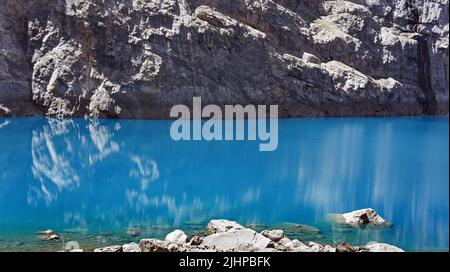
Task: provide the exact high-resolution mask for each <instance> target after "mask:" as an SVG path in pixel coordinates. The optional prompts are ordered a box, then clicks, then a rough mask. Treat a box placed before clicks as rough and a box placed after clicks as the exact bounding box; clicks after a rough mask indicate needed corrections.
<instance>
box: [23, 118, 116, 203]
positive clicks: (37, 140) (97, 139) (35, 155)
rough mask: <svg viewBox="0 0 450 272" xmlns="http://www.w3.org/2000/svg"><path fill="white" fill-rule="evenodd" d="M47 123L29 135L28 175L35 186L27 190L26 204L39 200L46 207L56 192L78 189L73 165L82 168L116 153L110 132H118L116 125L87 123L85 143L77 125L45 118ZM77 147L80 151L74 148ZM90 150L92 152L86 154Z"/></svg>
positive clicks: (78, 177) (68, 121) (70, 121)
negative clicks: (43, 202)
mask: <svg viewBox="0 0 450 272" xmlns="http://www.w3.org/2000/svg"><path fill="white" fill-rule="evenodd" d="M47 122H48V123H47V124H45V125H44V126H42V127H39V128H36V129H35V130H34V131H33V135H32V140H31V149H32V150H31V155H32V160H33V163H32V173H33V176H34V178H35V179H36V180H38V181H39V184H36V185H31V186H30V188H29V189H28V195H27V202H28V203H29V204H36V203H37V202H38V201H39V200H41V199H43V200H44V201H45V203H46V204H47V205H48V204H50V203H51V202H52V201H53V200H55V199H56V197H57V195H58V193H59V192H61V191H63V190H71V189H73V188H77V187H79V185H80V180H81V178H80V176H79V173H81V171H80V169H76V168H74V166H73V165H72V164H73V163H79V164H80V165H81V166H82V167H86V166H89V165H92V164H94V163H95V162H97V161H100V160H102V159H104V158H105V157H106V156H108V155H110V154H112V153H114V152H117V151H118V150H119V144H117V143H116V142H114V141H113V140H112V136H113V133H112V132H111V131H114V130H118V129H120V126H116V128H113V127H111V128H110V127H108V126H102V125H99V123H95V122H91V123H90V124H89V125H88V126H87V128H88V129H89V133H90V139H91V141H89V138H87V137H85V136H84V135H83V132H82V131H81V130H80V127H79V123H77V122H74V121H73V120H71V119H47ZM77 145H81V147H82V148H77ZM93 146H94V147H95V148H94V149H93V148H92V147H93ZM90 150H94V153H91V154H89V153H88V154H86V153H87V152H89V151H90ZM95 150H98V152H97V151H95ZM86 160H89V161H88V162H86ZM79 171H80V172H79Z"/></svg>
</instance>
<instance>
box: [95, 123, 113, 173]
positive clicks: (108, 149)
mask: <svg viewBox="0 0 450 272" xmlns="http://www.w3.org/2000/svg"><path fill="white" fill-rule="evenodd" d="M88 129H89V134H90V136H91V140H92V143H93V144H94V145H95V147H96V148H97V149H98V151H99V153H98V154H92V155H89V163H90V164H91V165H92V164H94V163H95V162H97V161H101V160H103V159H104V158H106V157H107V156H108V155H110V154H112V153H115V152H118V151H119V144H117V143H116V142H114V141H113V140H112V139H111V138H112V134H111V133H110V132H109V128H108V127H106V126H101V125H98V123H95V122H92V123H91V124H89V126H88Z"/></svg>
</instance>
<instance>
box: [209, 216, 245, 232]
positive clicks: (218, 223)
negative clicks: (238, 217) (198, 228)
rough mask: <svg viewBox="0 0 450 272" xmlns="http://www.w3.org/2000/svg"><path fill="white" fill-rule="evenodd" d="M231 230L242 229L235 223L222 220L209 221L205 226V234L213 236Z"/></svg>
mask: <svg viewBox="0 0 450 272" xmlns="http://www.w3.org/2000/svg"><path fill="white" fill-rule="evenodd" d="M231 229H244V227H243V226H242V225H240V224H238V223H237V222H235V221H229V220H224V219H220V220H211V221H209V223H208V225H207V226H206V233H207V234H215V233H221V232H227V231H229V230H231Z"/></svg>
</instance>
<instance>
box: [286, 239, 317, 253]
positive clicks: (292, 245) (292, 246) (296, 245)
mask: <svg viewBox="0 0 450 272" xmlns="http://www.w3.org/2000/svg"><path fill="white" fill-rule="evenodd" d="M285 246H286V248H287V249H288V251H295V252H311V251H312V250H311V249H310V248H309V247H308V246H307V245H305V244H303V243H302V242H300V241H299V240H297V239H295V240H292V241H290V242H289V243H287V244H286V245H285Z"/></svg>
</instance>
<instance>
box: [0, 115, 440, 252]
mask: <svg viewBox="0 0 450 272" xmlns="http://www.w3.org/2000/svg"><path fill="white" fill-rule="evenodd" d="M443 122H444V123H445V122H446V123H445V125H442V123H443ZM279 128H280V130H279V132H280V133H279V139H280V141H279V147H278V150H277V151H276V152H268V153H261V152H259V151H258V143H257V142H249V141H229V142H227V141H221V142H214V141H212V142H207V141H191V142H184V141H180V142H174V141H173V140H172V139H171V138H170V134H169V131H170V122H166V121H139V120H135V121H129V120H120V121H114V120H99V121H97V122H91V121H87V120H83V119H73V120H70V121H69V120H53V119H51V120H47V119H27V121H18V120H16V119H11V122H10V123H9V124H7V125H6V126H5V127H3V128H1V129H0V143H2V144H3V146H2V152H1V153H0V158H1V160H0V175H1V176H0V181H1V182H0V194H2V195H1V197H0V213H1V214H2V219H3V222H10V221H8V220H13V219H8V218H12V217H14V218H21V221H20V223H21V224H22V223H23V222H24V220H30V221H33V222H48V221H49V220H51V221H52V222H48V223H46V224H43V228H44V227H47V228H48V227H52V228H55V229H56V228H71V229H77V228H78V229H80V228H82V229H86V230H89V231H95V230H111V229H113V230H118V231H119V232H121V233H125V230H126V229H127V227H139V228H140V229H141V233H142V234H143V235H146V236H148V237H149V236H151V234H148V233H151V229H152V228H164V231H168V230H169V229H173V228H174V227H180V228H184V229H187V228H188V226H187V225H189V226H192V225H195V226H201V227H202V228H203V227H204V224H206V222H207V221H209V220H210V219H212V218H227V219H232V220H237V221H239V222H240V223H242V224H253V223H254V224H268V225H270V224H274V225H277V226H278V225H280V224H281V225H283V224H285V223H294V225H295V223H301V224H308V225H312V226H315V227H319V228H320V229H321V230H322V231H323V232H324V236H325V238H326V239H328V241H330V242H333V241H334V242H340V241H344V240H345V241H348V242H350V241H353V242H354V244H355V243H356V244H359V243H365V242H367V241H369V240H378V241H386V242H390V243H391V244H396V245H399V246H402V244H405V246H404V247H405V248H410V249H419V248H424V247H428V246H430V247H433V246H434V247H440V248H446V247H448V153H447V150H448V141H447V139H448V119H446V118H443V119H439V118H434V119H423V120H422V119H420V118H405V119H402V118H394V119H327V120H317V119H305V120H282V121H280V127H279ZM27 132H28V133H27ZM443 139H445V141H443ZM5 143H15V144H14V145H8V144H5ZM17 162H21V163H17ZM10 207H17V208H16V209H15V210H14V213H11V211H10V209H11V208H10ZM366 207H372V208H374V209H375V210H377V211H378V212H379V213H380V214H381V215H382V216H383V217H384V218H385V219H387V220H389V221H392V222H393V223H394V227H393V228H391V229H388V230H377V231H368V230H362V231H356V232H355V231H352V230H348V229H345V228H341V227H338V226H336V225H331V224H328V223H327V222H326V221H325V216H326V215H327V214H328V213H342V212H347V211H351V210H355V209H360V208H366ZM0 224H2V221H0ZM288 225H289V224H285V226H288ZM291 225H292V224H291ZM279 227H280V228H282V229H283V227H282V226H279ZM0 229H1V228H0ZM146 230H148V232H146ZM430 233H432V234H433V235H431V236H430Z"/></svg>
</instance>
